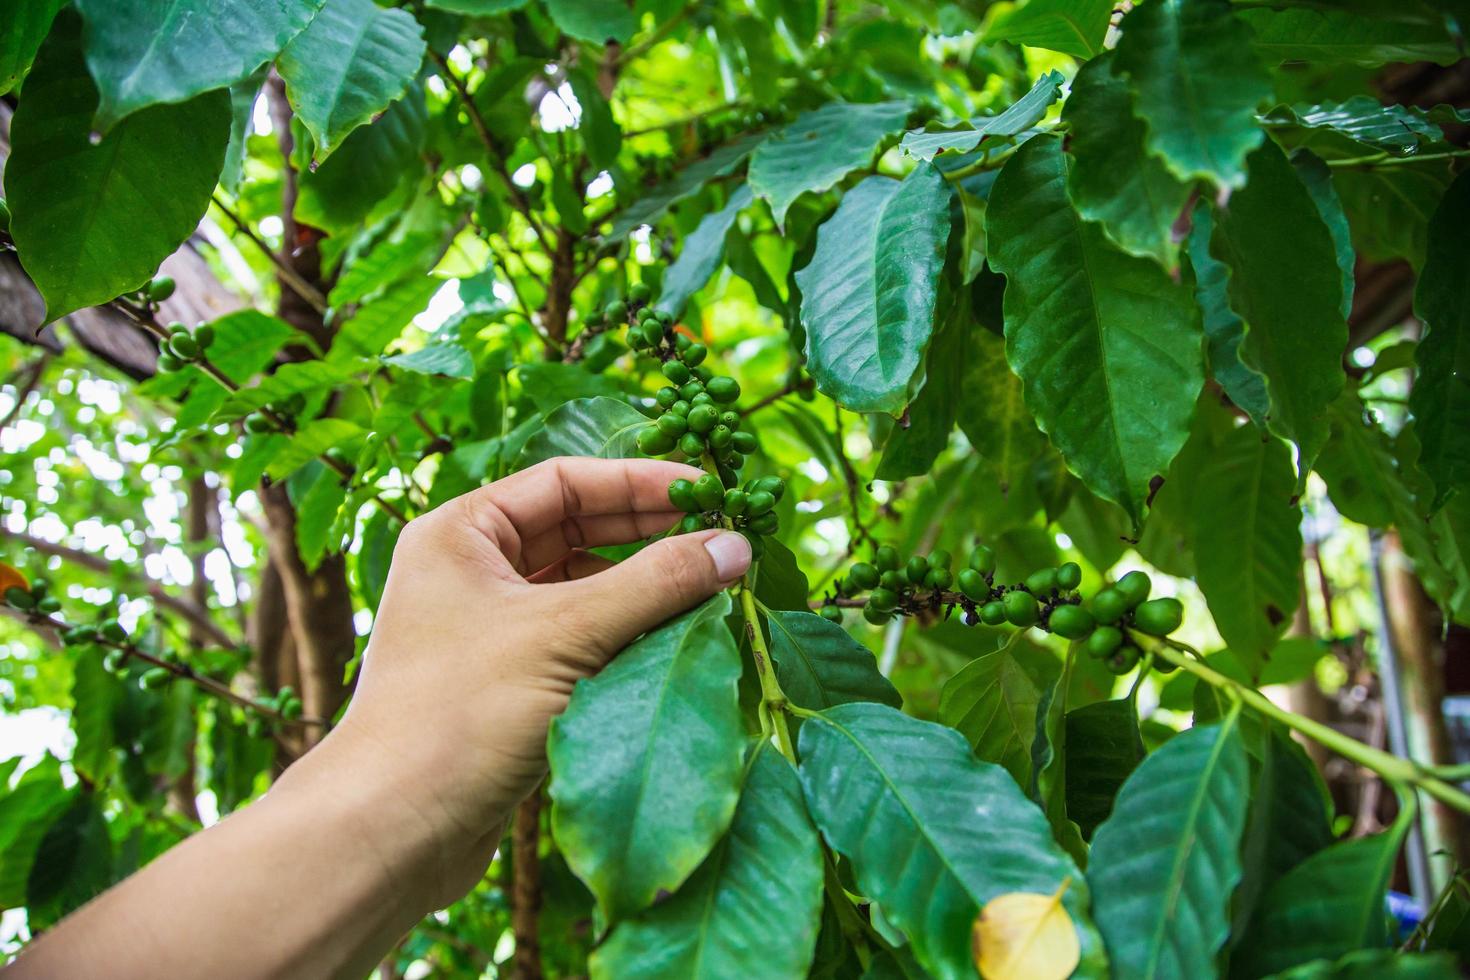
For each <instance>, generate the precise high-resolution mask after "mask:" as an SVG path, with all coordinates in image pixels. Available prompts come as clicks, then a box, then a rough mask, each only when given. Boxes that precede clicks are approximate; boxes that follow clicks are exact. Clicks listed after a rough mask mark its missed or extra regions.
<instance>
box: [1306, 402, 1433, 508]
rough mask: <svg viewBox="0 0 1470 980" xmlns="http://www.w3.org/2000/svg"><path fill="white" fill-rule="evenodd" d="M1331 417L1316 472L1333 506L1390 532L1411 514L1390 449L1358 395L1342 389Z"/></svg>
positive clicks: (1406, 491)
mask: <svg viewBox="0 0 1470 980" xmlns="http://www.w3.org/2000/svg"><path fill="white" fill-rule="evenodd" d="M1329 418H1330V421H1331V423H1332V434H1331V436H1330V437H1329V438H1328V440H1327V447H1326V448H1325V449H1323V450H1322V455H1321V456H1319V457H1317V464H1316V467H1315V469H1316V471H1317V474H1318V475H1319V476H1321V477H1322V479H1323V481H1324V482H1326V484H1327V494H1328V496H1329V497H1331V498H1332V506H1333V507H1335V508H1336V509H1337V511H1338V512H1339V513H1340V514H1342V516H1344V517H1346V518H1347V519H1348V520H1352V521H1357V522H1358V523H1359V524H1363V525H1366V526H1368V527H1377V528H1386V527H1388V526H1389V525H1390V524H1392V523H1393V522H1394V519H1395V516H1396V515H1397V514H1399V513H1408V512H1412V510H1413V501H1412V500H1410V499H1408V496H1409V494H1408V489H1407V488H1406V487H1405V486H1404V484H1403V479H1402V478H1401V477H1400V476H1399V473H1398V470H1397V467H1396V466H1395V463H1394V458H1393V447H1392V446H1391V445H1389V442H1388V438H1387V436H1386V435H1384V433H1383V431H1382V430H1381V429H1379V428H1378V427H1377V426H1376V425H1374V424H1373V423H1372V422H1371V421H1370V420H1369V418H1368V417H1367V410H1366V409H1365V408H1364V406H1363V402H1362V400H1361V399H1359V398H1358V395H1357V392H1355V391H1352V390H1351V389H1345V390H1344V391H1343V393H1342V395H1341V396H1339V397H1338V399H1337V400H1336V401H1335V402H1333V403H1332V407H1331V409H1330V416H1329ZM1396 498H1397V500H1396Z"/></svg>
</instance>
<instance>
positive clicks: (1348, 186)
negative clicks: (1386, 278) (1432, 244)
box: [1332, 166, 1450, 269]
mask: <svg viewBox="0 0 1470 980" xmlns="http://www.w3.org/2000/svg"><path fill="white" fill-rule="evenodd" d="M1332 180H1333V183H1334V184H1335V185H1336V187H1337V194H1338V197H1339V199H1340V200H1341V201H1342V204H1343V208H1344V210H1346V211H1347V215H1348V223H1349V225H1350V227H1351V229H1352V233H1353V246H1354V247H1355V248H1356V249H1357V251H1358V254H1360V255H1362V256H1363V257H1364V258H1366V259H1371V260H1373V261H1375V262H1384V261H1388V260H1391V259H1400V258H1401V259H1407V260H1408V261H1409V264H1410V265H1412V266H1413V267H1414V268H1415V269H1422V268H1423V267H1424V260H1425V253H1426V250H1427V248H1428V241H1429V222H1430V219H1431V218H1432V217H1433V215H1434V213H1435V210H1436V209H1437V208H1438V206H1439V202H1440V200H1441V199H1442V198H1443V197H1444V194H1445V191H1446V189H1447V188H1448V187H1449V184H1450V172H1449V170H1448V168H1441V167H1435V166H1427V167H1426V166H1408V167H1363V168H1354V167H1340V168H1337V171H1336V172H1335V173H1334V174H1333V176H1332Z"/></svg>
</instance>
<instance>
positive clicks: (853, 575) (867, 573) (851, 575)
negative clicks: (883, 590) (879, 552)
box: [847, 561, 881, 589]
mask: <svg viewBox="0 0 1470 980" xmlns="http://www.w3.org/2000/svg"><path fill="white" fill-rule="evenodd" d="M880 575H881V573H880V572H879V571H878V569H877V568H875V567H874V566H872V565H869V564H868V563H867V562H865V561H860V562H858V563H857V564H856V565H854V566H852V568H851V570H849V571H848V573H847V580H848V581H849V582H851V583H852V584H853V585H855V586H857V587H858V588H860V589H875V588H877V587H878V581H879V576H880Z"/></svg>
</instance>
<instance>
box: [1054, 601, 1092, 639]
mask: <svg viewBox="0 0 1470 980" xmlns="http://www.w3.org/2000/svg"><path fill="white" fill-rule="evenodd" d="M1096 625H1097V624H1096V622H1094V620H1093V618H1092V613H1090V612H1088V611H1087V610H1086V609H1083V608H1082V607H1081V606H1057V607H1056V608H1055V609H1053V610H1052V611H1051V618H1050V619H1049V620H1047V628H1048V629H1050V630H1051V631H1052V632H1053V633H1055V634H1056V635H1057V636H1061V637H1065V638H1067V639H1069V640H1080V639H1082V638H1083V637H1084V636H1086V635H1088V634H1089V633H1091V632H1092V630H1093V627H1095V626H1096Z"/></svg>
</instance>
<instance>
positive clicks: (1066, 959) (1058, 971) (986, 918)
mask: <svg viewBox="0 0 1470 980" xmlns="http://www.w3.org/2000/svg"><path fill="white" fill-rule="evenodd" d="M1071 883H1072V879H1071V878H1067V879H1066V880H1064V881H1063V882H1062V887H1060V888H1058V889H1057V891H1056V894H1054V895H1037V894H1033V893H1031V892H1011V893H1010V894H1008V895H997V896H996V897H995V898H993V899H991V900H990V901H989V902H987V903H986V904H985V907H984V908H983V909H981V910H980V915H979V916H977V917H976V919H975V929H974V932H973V934H972V936H971V941H972V943H973V949H974V952H975V966H976V967H978V968H979V970H980V975H981V976H982V977H984V978H985V980H1066V978H1067V977H1069V976H1071V975H1072V971H1073V970H1075V969H1076V968H1077V961H1078V960H1079V959H1080V958H1081V956H1082V947H1081V946H1080V945H1079V943H1078V941H1077V929H1076V927H1075V926H1073V925H1072V917H1071V916H1069V915H1068V914H1067V910H1066V908H1065V907H1063V905H1062V895H1063V894H1064V893H1065V892H1066V890H1067V886H1068V885H1070V884H1071Z"/></svg>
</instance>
